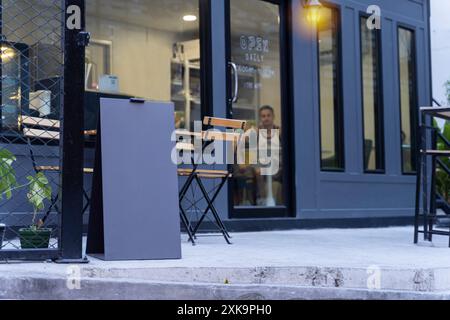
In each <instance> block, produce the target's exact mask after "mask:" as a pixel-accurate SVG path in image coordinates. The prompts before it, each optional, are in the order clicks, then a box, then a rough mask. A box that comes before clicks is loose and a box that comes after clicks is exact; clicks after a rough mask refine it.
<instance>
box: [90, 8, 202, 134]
mask: <svg viewBox="0 0 450 320" xmlns="http://www.w3.org/2000/svg"><path fill="white" fill-rule="evenodd" d="M86 12H87V14H86V16H87V30H88V31H89V32H91V34H92V38H93V39H96V41H94V43H93V46H92V47H88V48H87V51H86V58H87V59H86V70H87V71H88V73H87V78H86V86H87V88H88V92H87V95H88V96H89V95H95V97H98V95H101V96H103V95H107V96H111V95H112V94H113V95H115V96H117V95H119V96H124V97H125V98H126V97H141V98H145V99H148V100H158V101H172V102H173V103H174V105H175V111H176V117H175V118H176V126H177V128H187V129H193V123H194V121H201V118H202V116H203V115H202V107H201V105H202V101H201V78H202V77H201V74H202V73H201V49H200V9H199V0H171V1H167V0H152V1H122V0H110V1H103V0H92V1H87V3H86ZM88 101H98V99H97V98H96V99H89V97H88ZM86 108H87V109H88V111H89V110H90V109H95V108H96V107H92V106H89V105H88V106H86Z"/></svg>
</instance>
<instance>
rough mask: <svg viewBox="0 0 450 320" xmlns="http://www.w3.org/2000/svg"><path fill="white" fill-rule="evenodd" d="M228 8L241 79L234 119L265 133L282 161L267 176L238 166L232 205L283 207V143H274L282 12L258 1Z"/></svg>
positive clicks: (277, 123)
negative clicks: (276, 169) (281, 144)
mask: <svg viewBox="0 0 450 320" xmlns="http://www.w3.org/2000/svg"><path fill="white" fill-rule="evenodd" d="M230 5H231V7H230V14H231V32H230V34H231V61H232V62H233V63H235V64H236V66H237V70H238V80H239V81H238V83H239V84H238V85H239V88H238V89H239V90H238V97H237V98H238V99H237V102H236V103H234V104H233V117H234V118H236V119H241V120H247V121H248V128H247V129H254V130H255V131H256V132H260V133H262V132H263V131H261V129H265V130H266V131H265V132H267V141H268V142H267V145H268V144H270V146H271V147H272V149H277V151H278V152H277V154H279V156H277V157H278V158H277V159H276V160H275V161H278V162H279V164H280V169H279V170H278V172H277V173H276V174H275V175H269V176H265V175H262V174H261V170H262V166H261V165H253V164H250V162H249V161H246V163H245V164H242V165H237V166H236V168H235V170H234V172H235V176H234V184H233V185H234V190H233V199H234V204H235V206H236V207H256V206H258V207H276V206H284V205H285V199H284V197H283V169H282V164H281V159H280V157H281V154H282V153H281V146H280V143H279V141H277V142H275V141H276V139H272V137H274V136H275V132H276V130H278V131H280V130H281V127H282V114H281V112H282V111H281V110H282V108H281V82H280V81H281V74H280V8H279V6H278V5H275V4H272V3H269V2H266V1H260V0H246V1H241V0H231V1H230ZM280 134H281V132H280ZM275 144H276V146H275ZM267 145H266V146H265V147H264V144H263V146H262V149H264V148H267V147H268V146H267ZM274 146H275V148H274ZM260 149H261V148H260ZM259 151H260V152H264V150H259ZM255 152H257V150H253V149H252V148H249V149H248V150H247V159H249V158H251V155H252V154H254V153H255ZM273 156H275V155H273Z"/></svg>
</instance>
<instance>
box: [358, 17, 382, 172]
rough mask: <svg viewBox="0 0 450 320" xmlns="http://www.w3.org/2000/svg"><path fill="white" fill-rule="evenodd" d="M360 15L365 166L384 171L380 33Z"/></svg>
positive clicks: (365, 167)
mask: <svg viewBox="0 0 450 320" xmlns="http://www.w3.org/2000/svg"><path fill="white" fill-rule="evenodd" d="M367 20H368V19H367V18H365V17H362V18H361V62H362V86H363V117H364V169H365V170H366V171H382V170H384V158H383V157H384V155H383V141H382V140H383V127H382V126H383V118H382V115H383V112H382V108H383V107H382V101H381V92H380V90H381V87H380V84H381V82H380V80H381V79H380V76H381V74H380V67H381V65H380V51H379V50H380V48H379V45H380V38H379V37H380V33H379V31H378V30H371V29H369V28H368V27H367Z"/></svg>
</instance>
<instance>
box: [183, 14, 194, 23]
mask: <svg viewBox="0 0 450 320" xmlns="http://www.w3.org/2000/svg"><path fill="white" fill-rule="evenodd" d="M183 21H186V22H194V21H197V16H196V15H193V14H187V15H185V16H184V17H183Z"/></svg>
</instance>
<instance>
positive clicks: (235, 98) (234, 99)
mask: <svg viewBox="0 0 450 320" xmlns="http://www.w3.org/2000/svg"><path fill="white" fill-rule="evenodd" d="M228 64H229V65H230V66H231V69H232V70H233V75H234V92H233V96H232V97H231V99H230V102H231V103H236V102H237V101H238V96H239V75H238V68H237V65H236V63H234V62H229V63H228Z"/></svg>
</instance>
